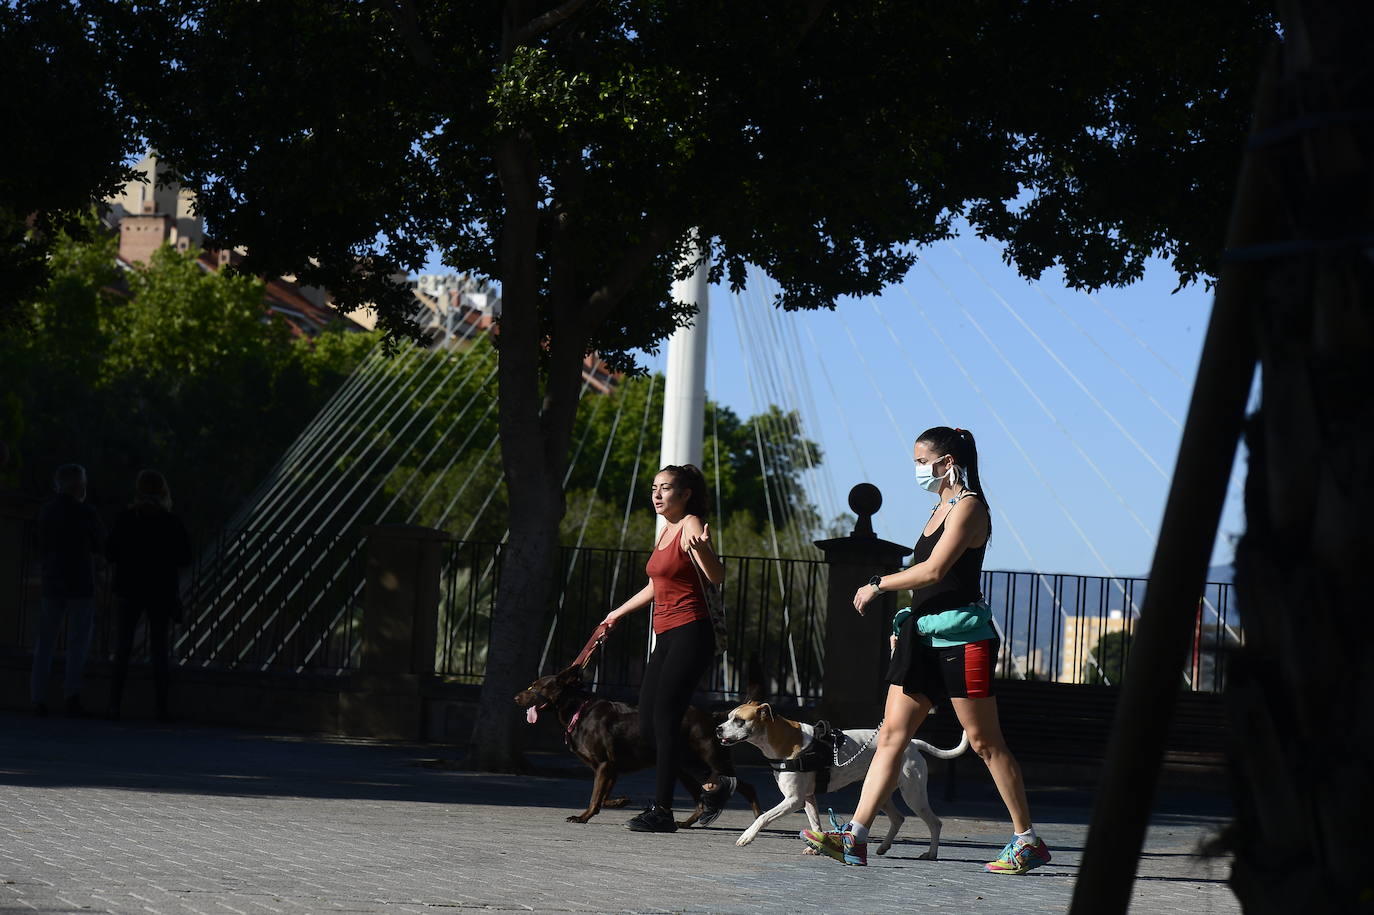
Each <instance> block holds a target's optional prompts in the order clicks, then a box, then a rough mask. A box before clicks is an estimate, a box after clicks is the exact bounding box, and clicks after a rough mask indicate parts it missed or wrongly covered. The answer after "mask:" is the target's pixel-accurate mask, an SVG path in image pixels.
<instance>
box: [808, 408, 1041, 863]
mask: <svg viewBox="0 0 1374 915" xmlns="http://www.w3.org/2000/svg"><path fill="white" fill-rule="evenodd" d="M912 459H913V460H914V461H915V463H916V479H917V482H918V483H919V485H920V486H921V487H922V488H923V489H925V490H927V491H929V492H934V493H938V494H939V499H940V500H939V502H938V503H937V504H936V506H935V509H934V511H932V512H931V516H930V518H929V520H927V522H926V525H925V528H924V529H923V530H922V532H921V538H920V540H919V541H917V543H916V548H915V551H914V556H913V560H914V561H913V562H912V564H911V565H910V566H908V567H907V568H906V569H903V570H902V571H900V572H894V573H892V574H890V575H882V576H875V577H874V579H873V580H872V581H871V582H870V583H869V584H868V585H865V586H863V587H862V588H860V589H859V590H858V591H857V592H856V593H855V595H854V609H855V610H857V611H858V612H859V613H860V614H862V613H863V612H864V610H865V608H866V607H867V605H868V604H869V602H871V601H872V600H873V598H874V597H875V596H876V595H877V594H879V593H880V592H882V591H904V590H911V591H912V592H913V594H912V598H913V599H912V604H913V606H912V609H911V613H910V615H909V616H907V617H906V618H905V620H904V622H902V624H901V629H900V633H899V635H894V636H893V638H892V640H893V656H892V664H891V667H890V668H889V669H888V675H887V680H888V682H889V684H890V685H889V687H888V691H887V702H886V706H885V708H884V715H883V724H882V727H881V730H880V731H879V732H878V742H877V749H876V750H875V753H874V757H873V762H872V764H871V765H870V766H869V769H868V775H867V776H866V777H865V779H864V786H863V794H862V796H861V797H860V800H859V806H858V808H857V809H856V810H855V811H854V816H853V819H852V820H851V821H850V822H849V823H848V824H846V825H845V827H844V828H843V829H841V830H840V831H839V832H826V833H817V832H813V831H812V830H804V831H803V832H802V838H803V839H805V840H806V841H807V842H808V843H809V844H810V845H812V846H813V847H815V848H816V849H818V850H819V851H822V852H825V853H826V854H829V855H830V856H831V857H834V858H837V859H839V860H842V861H844V862H845V863H847V864H864V863H866V862H867V839H868V829H869V827H870V826H872V824H873V820H874V818H875V817H876V816H877V814H878V810H879V807H880V806H881V805H882V804H883V803H884V802H885V801H887V799H888V798H890V797H891V796H892V791H893V789H894V788H895V787H896V785H897V777H898V773H899V771H900V768H901V765H902V758H903V754H904V753H905V752H906V749H907V746H908V743H909V741H910V740H911V738H912V737H914V736H915V734H916V730H917V728H919V727H920V726H921V723H922V722H923V721H925V718H926V716H927V715H928V714H930V710H931V709H932V708H933V707H934V705H935V703H936V701H940V702H945V701H948V703H949V704H950V705H951V706H952V707H953V709H954V713H955V715H957V716H958V718H959V723H960V724H962V725H963V727H964V730H965V731H966V732H967V733H968V738H969V744H970V745H971V746H972V747H973V750H974V752H976V753H977V754H978V755H979V756H980V757H982V759H983V761H984V762H985V763H986V764H987V767H988V771H989V772H990V773H991V774H992V778H993V781H994V782H995V783H996V784H997V790H998V793H999V794H1001V796H1002V801H1003V803H1005V804H1006V805H1007V812H1008V813H1009V814H1010V815H1011V821H1012V829H1013V832H1014V833H1015V835H1014V836H1013V837H1012V840H1011V841H1010V842H1008V843H1007V846H1006V847H1005V848H1004V849H1003V850H1002V853H1001V854H1000V855H999V856H998V857H997V859H996V860H995V861H990V862H988V863H987V864H986V865H984V866H985V868H986V869H987V870H989V871H991V872H993V873H999V874H1023V873H1025V872H1026V871H1028V870H1030V869H1032V868H1034V867H1039V866H1040V865H1042V864H1046V863H1048V862H1049V860H1050V853H1049V849H1048V848H1047V847H1046V846H1045V843H1044V840H1042V839H1040V838H1038V837H1037V836H1036V834H1035V828H1034V827H1033V826H1032V824H1031V817H1030V807H1029V805H1028V803H1027V801H1026V789H1025V786H1024V784H1023V783H1022V780H1021V768H1020V766H1018V765H1017V763H1016V759H1015V757H1013V756H1012V755H1011V751H1010V750H1008V749H1007V744H1006V740H1005V739H1004V738H1003V736H1002V728H1001V726H1000V725H999V724H998V719H997V699H996V697H995V696H993V695H992V689H991V679H992V668H993V665H994V663H995V660H996V657H997V654H998V650H997V649H998V645H999V639H998V637H997V633H996V629H995V627H994V626H993V625H992V623H991V619H990V617H991V613H990V611H989V610H988V609H987V605H986V604H984V603H983V601H982V598H983V594H982V590H981V587H980V579H981V577H982V571H983V555H984V553H985V552H986V550H987V544H988V538H989V536H990V534H991V531H992V522H991V519H990V517H989V514H988V508H987V503H986V501H985V499H984V497H983V494H982V485H981V483H980V481H979V479H978V451H977V446H976V445H975V443H974V440H973V435H972V433H970V432H968V431H967V430H964V429H951V428H950V427H948V426H937V427H935V428H933V429H927V430H926V431H925V432H923V433H921V436H920V438H918V439H917V440H916V444H915V447H914V448H913V450H912Z"/></svg>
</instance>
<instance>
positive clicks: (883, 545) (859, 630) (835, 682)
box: [816, 483, 911, 727]
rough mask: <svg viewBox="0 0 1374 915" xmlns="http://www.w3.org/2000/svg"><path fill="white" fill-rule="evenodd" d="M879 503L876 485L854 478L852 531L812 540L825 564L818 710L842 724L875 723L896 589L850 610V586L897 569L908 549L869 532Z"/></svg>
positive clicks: (853, 587)
mask: <svg viewBox="0 0 1374 915" xmlns="http://www.w3.org/2000/svg"><path fill="white" fill-rule="evenodd" d="M882 504H883V495H882V493H881V492H879V491H878V487H876V486H874V485H872V484H871V483H860V484H859V485H858V486H855V487H854V488H853V489H851V490H850V491H849V507H850V508H851V509H852V510H853V511H854V513H855V514H856V515H858V518H859V520H858V523H857V524H855V526H854V531H853V532H852V533H851V534H850V535H849V536H848V537H840V538H838V539H835V540H819V541H817V542H816V546H818V547H820V548H821V551H822V552H824V553H825V559H826V562H827V563H829V564H830V588H829V593H828V594H827V597H826V618H825V678H824V681H823V684H822V689H823V696H822V698H821V704H820V714H821V715H822V716H823V717H825V718H827V719H829V720H830V721H833V722H837V723H842V724H843V725H844V726H846V727H866V726H870V725H876V724H877V723H878V720H879V719H881V718H882V714H883V701H884V695H885V693H886V691H887V686H886V684H885V683H883V674H884V672H886V670H887V662H888V655H889V651H888V636H889V635H891V634H892V628H891V627H892V617H893V615H894V614H895V613H896V612H897V595H896V593H895V592H890V593H884V594H881V595H879V596H878V599H877V600H875V601H873V602H872V603H870V604H869V605H868V607H867V609H866V611H865V613H864V615H863V616H860V615H859V614H858V613H857V612H855V610H854V592H855V591H857V590H858V589H859V587H860V586H861V585H864V584H866V583H867V582H868V580H869V579H870V578H872V577H873V576H874V575H886V574H888V573H889V572H896V571H898V570H899V569H901V568H902V559H903V557H905V556H906V555H907V554H908V553H910V552H911V548H910V547H906V546H902V545H901V544H900V543H893V542H891V541H889V540H879V539H878V536H877V534H875V533H874V532H873V515H874V514H875V513H876V512H877V511H878V509H879V508H881V507H882Z"/></svg>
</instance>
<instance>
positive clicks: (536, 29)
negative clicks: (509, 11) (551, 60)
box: [511, 0, 587, 48]
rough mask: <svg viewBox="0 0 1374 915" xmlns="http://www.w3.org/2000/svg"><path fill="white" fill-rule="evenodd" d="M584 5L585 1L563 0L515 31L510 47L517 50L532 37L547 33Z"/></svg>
mask: <svg viewBox="0 0 1374 915" xmlns="http://www.w3.org/2000/svg"><path fill="white" fill-rule="evenodd" d="M586 3H587V0H564V2H563V3H562V4H560V5H559V6H556V7H554V8H553V9H551V10H549V11H548V12H547V13H544V14H543V15H542V16H536V17H535V18H533V19H531V20H530V21H529V22H527V23H525V24H524V25H522V26H521V27H520V28H518V29H516V31H515V37H514V38H513V39H512V44H511V46H512V47H513V48H518V47H520V46H521V45H522V44H528V43H529V42H530V40H531V39H533V38H534V37H536V36H538V35H540V34H542V33H544V32H547V31H548V30H549V29H551V28H553V27H554V26H556V25H558V24H560V23H562V22H565V21H566V20H567V19H569V18H571V16H572V15H573V13H576V12H577V11H578V10H579V9H581V8H582V7H583V6H585V5H586Z"/></svg>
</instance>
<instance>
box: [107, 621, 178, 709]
mask: <svg viewBox="0 0 1374 915" xmlns="http://www.w3.org/2000/svg"><path fill="white" fill-rule="evenodd" d="M145 614H146V616H147V619H148V649H149V652H150V654H151V655H152V660H153V691H154V693H155V695H156V696H157V714H158V717H159V718H165V717H167V689H168V681H169V679H170V673H169V670H168V660H167V631H168V629H169V628H170V627H171V622H172V621H171V617H170V616H169V615H168V613H167V612H166V611H159V610H152V609H149V608H146V607H144V606H143V605H142V604H139V603H136V602H134V601H127V600H125V601H120V602H119V632H118V635H117V641H116V642H115V661H114V674H113V676H112V677H111V679H110V711H111V712H115V713H117V712H118V711H119V705H120V702H122V701H123V699H124V680H125V678H126V677H127V676H128V673H129V655H130V654H131V653H132V652H133V647H134V630H135V629H137V628H138V619H139V617H140V616H144V615H145Z"/></svg>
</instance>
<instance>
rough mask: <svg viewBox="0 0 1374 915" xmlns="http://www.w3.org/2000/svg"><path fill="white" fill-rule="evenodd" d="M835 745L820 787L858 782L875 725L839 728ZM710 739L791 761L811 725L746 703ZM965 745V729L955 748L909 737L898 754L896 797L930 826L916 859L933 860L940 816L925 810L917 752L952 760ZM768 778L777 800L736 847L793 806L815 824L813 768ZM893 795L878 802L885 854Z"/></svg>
mask: <svg viewBox="0 0 1374 915" xmlns="http://www.w3.org/2000/svg"><path fill="white" fill-rule="evenodd" d="M841 735H842V736H841V740H840V744H839V753H838V754H837V755H838V757H839V764H838V765H835V764H833V763H832V765H831V766H830V773H829V774H830V782H829V785H828V787H827V788H826V790H828V791H834V790H836V789H838V788H843V787H844V786H845V785H848V784H851V783H853V782H856V781H859V780H860V779H862V778H863V777H864V775H866V774H867V773H868V766H869V763H871V762H872V761H873V752H874V749H873V748H874V745H875V744H876V742H877V737H878V732H877V730H876V729H873V728H868V729H865V730H854V731H843V732H841ZM716 737H717V738H718V739H719V740H720V742H721V743H723V744H725V745H726V746H730V745H732V744H736V743H740V742H741V741H748V742H749V743H752V744H753V745H754V746H756V747H758V748H759V749H760V750H762V751H763V755H764V756H765V757H767V758H768V759H769V760H773V761H781V760H788V761H794V760H798V759H800V758H801V756H802V754H803V753H804V752H806V750H807V749H808V747H810V746H811V745H812V743H813V741H814V739H815V728H813V727H812V726H811V725H809V724H802V723H801V722H798V721H791V720H789V719H787V718H783V717H782V716H780V715H775V714H774V713H773V708H772V706H770V705H768V703H766V702H764V703H759V702H746V703H744V704H743V705H740V706H737V707H735V708H734V709H732V710H731V712H730V717H728V718H726V719H725V722H724V723H723V724H721V725H720V726H718V727H717V728H716ZM967 749H968V733H967V732H965V733H964V735H963V738H962V739H961V740H960V741H959V746H957V747H955V748H954V749H953V750H941V749H939V748H938V747H933V746H931V745H930V744H928V743H926V742H925V741H924V740H913V741H911V744H910V746H908V747H907V749H906V752H905V753H904V754H903V757H902V770H901V775H900V776H899V777H898V779H897V790H899V791H901V792H902V799H903V800H904V801H906V803H907V806H908V807H910V808H911V809H912V810H914V811H915V812H916V815H917V816H919V817H920V818H921V819H922V820H924V821H925V824H926V827H927V828H928V829H929V830H930V849H929V851H927V852H926V853H925V854H923V855H921V857H922V858H925V859H927V860H931V861H933V860H935V858H936V857H937V856H938V855H939V853H940V825H941V824H940V818H939V817H937V816H936V815H935V811H933V810H931V809H930V800H929V799H928V798H927V797H926V760H925V757H924V756H922V755H921V751H923V750H924V751H925V752H927V753H929V754H930V755H931V756H934V757H937V758H939V759H953V758H954V757H956V756H959V755H960V754H962V753H963V752H964V751H965V750H967ZM817 750H819V751H820V752H822V753H826V754H830V753H832V752H833V751H832V748H831V746H830V745H829V744H825V745H822V746H820V747H817ZM773 777H774V778H775V779H777V782H778V790H780V791H781V792H782V803H781V804H779V805H778V806H776V807H774V808H773V809H771V810H766V811H764V812H763V814H762V815H760V816H759V818H758V819H757V820H755V821H754V822H753V823H752V824H751V825H750V826H749V828H748V829H746V830H745V831H744V833H743V834H742V835H741V836H740V837H739V838H738V839H736V840H735V844H736V845H748V844H749V843H750V842H752V841H754V837H755V836H757V835H758V834H759V830H760V829H762V828H763V827H765V826H767V825H768V824H769V823H771V822H773V821H774V820H776V819H777V818H778V817H780V816H782V815H784V814H788V813H792V812H794V811H795V810H796V809H797V808H799V807H803V806H804V807H805V808H806V817H807V819H808V820H810V821H811V828H812V829H815V830H819V829H820V828H821V821H820V816H819V814H818V812H817V809H816V772H814V771H809V772H807V771H802V772H795V771H777V764H775V765H774V772H773ZM895 801H896V794H895V793H894V794H893V796H892V797H891V798H889V799H888V800H886V801H884V802H883V806H882V808H881V809H882V812H883V813H884V814H886V815H887V819H888V823H889V826H888V830H887V835H886V836H884V837H883V841H882V844H881V845H879V846H878V849H877V854H880V855H881V854H885V853H886V852H887V850H888V849H889V848H891V847H892V839H893V837H895V836H896V835H897V830H899V829H901V828H902V823H903V822H904V821H905V820H906V817H904V816H903V815H902V814H901V812H900V811H899V810H898V809H897V805H896V803H895Z"/></svg>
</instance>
